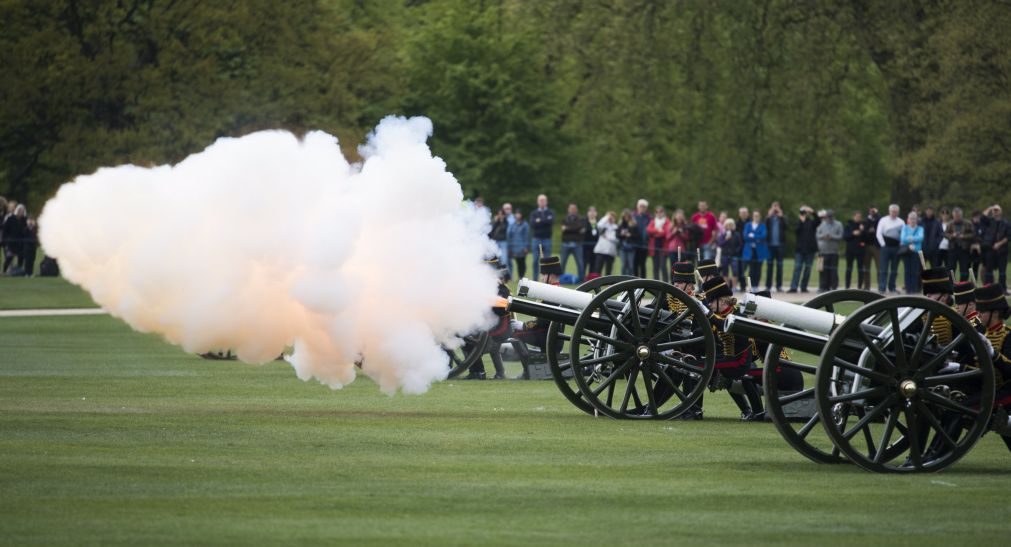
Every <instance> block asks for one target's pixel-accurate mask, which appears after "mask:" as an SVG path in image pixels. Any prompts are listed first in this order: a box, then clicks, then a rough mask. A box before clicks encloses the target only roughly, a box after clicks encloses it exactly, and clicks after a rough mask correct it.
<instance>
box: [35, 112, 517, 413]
mask: <svg viewBox="0 0 1011 547" xmlns="http://www.w3.org/2000/svg"><path fill="white" fill-rule="evenodd" d="M431 133H432V125H431V122H430V121H429V120H428V119H426V118H410V119H405V118H399V117H388V118H386V119H384V120H383V121H382V122H381V123H380V124H379V126H378V127H377V128H376V129H375V131H374V132H373V133H372V134H371V135H369V139H368V142H367V144H365V145H364V146H362V147H361V149H360V152H361V154H362V157H363V158H364V161H363V163H362V164H360V165H351V164H349V163H348V161H347V160H346V159H345V158H344V156H343V155H342V154H341V151H340V148H339V147H338V144H337V139H336V138H335V137H332V136H330V135H327V134H326V133H322V132H313V133H309V134H308V135H306V136H305V137H304V139H302V140H299V139H297V138H296V137H295V136H293V135H292V134H290V133H287V132H282V131H263V132H259V133H254V134H251V135H248V136H245V137H242V138H237V139H236V138H224V139H220V140H218V141H217V142H215V143H214V144H213V145H211V146H210V147H208V148H207V149H206V150H204V151H203V152H201V153H198V154H194V155H192V156H190V157H188V158H186V159H185V160H183V161H182V162H180V163H179V164H177V165H175V166H160V167H155V168H143V167H136V166H132V165H126V166H121V167H115V168H103V169H99V170H98V171H97V172H96V173H94V174H93V175H87V176H81V177H78V178H77V179H75V180H74V181H73V182H70V183H67V184H65V185H63V187H62V188H60V190H59V192H58V193H57V194H56V196H55V197H54V198H53V199H52V200H50V201H49V202H48V203H47V204H46V207H45V209H44V211H43V213H42V215H41V216H40V218H39V231H40V232H39V237H40V239H41V242H42V245H43V246H44V247H45V249H46V252H47V253H48V254H49V255H51V256H54V257H56V258H57V259H58V260H59V261H60V267H61V271H62V273H63V275H64V276H65V277H66V278H67V279H68V280H70V281H71V282H73V283H76V284H78V285H80V286H82V287H84V288H85V289H86V290H87V291H88V292H89V293H91V295H92V297H93V298H94V299H95V301H96V302H97V303H98V304H99V305H101V306H102V307H103V308H105V309H106V310H108V311H109V312H110V313H111V314H112V315H114V316H116V317H120V318H122V319H123V320H125V321H126V322H127V323H129V324H130V326H132V327H133V328H134V329H137V330H139V331H143V332H157V333H161V334H162V335H163V336H164V337H165V338H166V339H167V340H168V341H170V342H172V343H174V344H178V345H180V346H182V347H183V349H184V350H185V351H188V352H193V353H197V352H205V351H209V350H213V349H218V348H231V349H233V350H234V351H235V352H236V353H237V354H238V356H239V358H240V359H241V360H243V361H246V362H249V363H263V362H267V361H270V360H272V359H274V358H275V357H276V356H277V355H279V354H280V353H281V352H282V350H284V348H285V347H286V346H294V352H293V353H292V355H291V356H290V357H289V358H288V360H289V362H290V363H291V365H292V366H293V367H294V368H295V371H296V373H297V375H298V377H299V378H301V379H303V380H307V379H309V378H316V379H318V380H319V381H320V382H322V383H324V384H327V385H329V386H331V387H333V388H339V387H341V386H343V385H346V384H348V383H350V382H351V381H353V380H354V378H355V370H356V368H355V366H354V362H355V361H356V360H359V359H360V360H361V361H362V368H361V370H362V371H363V372H364V373H365V374H367V375H368V376H370V377H371V378H373V379H374V380H376V381H377V382H378V383H379V385H380V387H381V388H382V389H383V391H385V392H387V393H393V392H395V391H396V390H397V389H402V390H403V391H405V392H408V393H421V392H424V391H425V390H427V389H428V387H429V385H430V384H431V383H432V382H433V381H436V380H440V379H444V378H445V377H446V373H447V371H448V360H447V357H446V355H445V353H444V352H443V351H442V350H441V349H440V348H439V344H440V343H453V341H454V340H455V337H456V335H457V334H460V333H466V332H470V331H472V330H474V329H476V328H479V327H487V326H488V325H489V324H490V323H491V322H492V321H493V318H492V316H491V313H490V302H491V301H492V299H493V298H494V297H495V287H496V283H497V281H496V278H495V275H494V273H493V271H492V270H491V269H490V268H488V267H487V265H485V264H484V262H483V258H484V257H485V256H487V255H488V254H491V253H493V252H494V249H493V248H491V247H490V246H491V243H490V242H489V241H488V239H487V237H486V235H485V234H487V231H488V225H487V223H488V219H487V218H484V219H482V218H479V216H478V213H476V212H475V211H474V209H473V208H468V207H466V206H465V205H463V202H462V199H463V194H462V191H461V189H460V185H459V184H458V183H457V181H456V179H455V178H454V177H453V175H452V174H450V173H449V172H448V171H447V170H446V165H445V163H444V162H443V161H442V160H441V159H439V158H437V157H433V156H432V153H431V151H430V150H429V148H428V146H427V145H426V139H427V138H428V137H429V136H431Z"/></svg>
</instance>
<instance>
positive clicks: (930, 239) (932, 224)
mask: <svg viewBox="0 0 1011 547" xmlns="http://www.w3.org/2000/svg"><path fill="white" fill-rule="evenodd" d="M920 226H923V252H925V253H931V252H934V251H936V250H937V249H938V248H939V247H940V246H941V240H942V239H944V227H943V226H941V221H940V220H938V219H937V218H936V217H930V218H927V217H923V220H922V221H920Z"/></svg>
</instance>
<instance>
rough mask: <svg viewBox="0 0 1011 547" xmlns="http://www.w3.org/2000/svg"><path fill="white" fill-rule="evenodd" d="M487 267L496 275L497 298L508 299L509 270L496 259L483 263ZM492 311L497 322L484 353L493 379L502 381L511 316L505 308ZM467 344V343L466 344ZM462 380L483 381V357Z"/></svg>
mask: <svg viewBox="0 0 1011 547" xmlns="http://www.w3.org/2000/svg"><path fill="white" fill-rule="evenodd" d="M485 263H486V264H488V266H490V267H492V268H493V269H494V270H495V271H496V273H498V296H499V298H501V299H508V298H509V297H510V296H511V295H512V292H511V291H510V290H509V285H506V282H505V280H506V277H507V276H508V275H509V270H508V269H506V268H504V267H503V266H502V264H500V263H499V260H498V257H491V258H489V259H488V260H486V261H485ZM492 311H493V312H495V315H496V316H498V318H499V319H498V322H497V323H496V324H495V326H494V327H492V329H491V330H490V331H488V335H489V340H488V347H487V348H486V350H485V351H486V352H487V353H488V354H490V355H491V362H492V364H493V365H495V379H496V380H503V379H505V366H504V365H503V363H502V351H501V348H502V343H503V342H505V341H506V339H508V338H509V337H510V336H511V335H512V325H511V324H510V323H511V319H512V314H511V313H509V312H508V311H507V310H506V308H504V307H502V306H493V307H492ZM467 344H469V343H467ZM467 344H465V345H464V350H465V351H469V347H468V345H467ZM463 379H464V380H484V379H485V370H484V355H482V356H480V357H478V358H477V360H476V361H474V364H472V365H470V370H469V372H468V373H467V375H466V376H464V377H463Z"/></svg>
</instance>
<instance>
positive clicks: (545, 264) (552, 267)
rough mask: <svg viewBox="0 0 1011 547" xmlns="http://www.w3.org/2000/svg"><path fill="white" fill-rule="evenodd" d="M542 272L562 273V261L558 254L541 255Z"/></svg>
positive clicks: (549, 273)
mask: <svg viewBox="0 0 1011 547" xmlns="http://www.w3.org/2000/svg"><path fill="white" fill-rule="evenodd" d="M539 264H540V266H541V273H542V274H546V275H562V261H561V260H559V259H558V257H557V256H545V257H541V261H540V263H539Z"/></svg>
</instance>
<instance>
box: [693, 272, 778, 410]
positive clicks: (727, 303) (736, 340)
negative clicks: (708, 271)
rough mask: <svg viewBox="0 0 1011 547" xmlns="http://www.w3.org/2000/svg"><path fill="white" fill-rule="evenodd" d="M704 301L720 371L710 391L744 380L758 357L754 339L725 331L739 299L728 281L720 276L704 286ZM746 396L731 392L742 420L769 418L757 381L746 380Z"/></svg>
mask: <svg viewBox="0 0 1011 547" xmlns="http://www.w3.org/2000/svg"><path fill="white" fill-rule="evenodd" d="M702 290H703V293H704V296H703V301H704V302H705V304H706V306H707V307H708V308H709V310H710V311H711V312H712V315H711V316H710V326H711V328H712V329H713V334H715V335H716V367H715V368H716V372H715V375H714V377H713V380H712V381H711V382H710V390H711V391H715V390H716V389H719V388H721V387H730V386H729V384H730V383H731V382H732V381H733V380H738V379H742V378H744V377H745V376H746V375H747V373H748V369H749V368H751V367H752V363H753V360H754V358H755V356H754V353H753V351H752V350H753V348H752V344H751V340H749V339H748V338H745V337H742V336H735V335H733V334H730V333H727V332H724V329H723V325H724V322H725V321H726V318H727V316H729V315H730V314H732V313H734V312H735V311H736V305H737V299H735V298H734V292H733V291H732V290H730V287H729V286H728V285H727V282H726V280H724V279H723V278H722V277H720V276H715V277H712V278H710V279H709V280H708V281H705V282H703V283H702ZM741 386H742V387H743V388H744V395H743V396H742V395H740V394H737V393H733V392H730V397H731V398H732V399H733V400H734V403H736V404H737V407H738V408H739V409H740V410H741V420H743V421H747V422H752V421H761V420H763V419H764V418H765V410H764V407H763V405H762V396H761V394H760V393H759V391H758V387H757V386H756V385H755V383H754V382H750V381H742V382H741Z"/></svg>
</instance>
